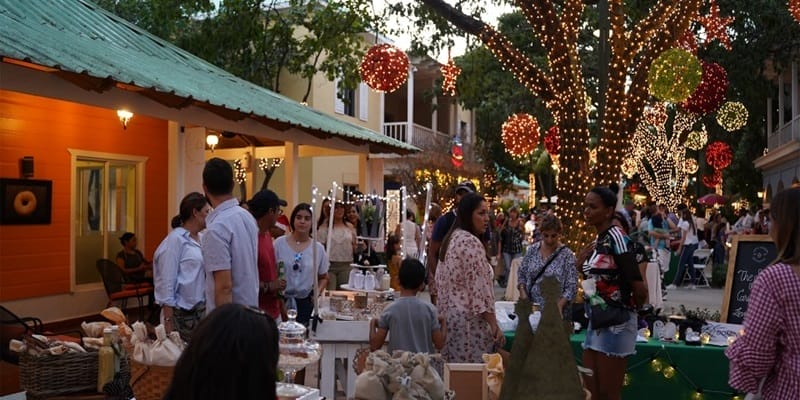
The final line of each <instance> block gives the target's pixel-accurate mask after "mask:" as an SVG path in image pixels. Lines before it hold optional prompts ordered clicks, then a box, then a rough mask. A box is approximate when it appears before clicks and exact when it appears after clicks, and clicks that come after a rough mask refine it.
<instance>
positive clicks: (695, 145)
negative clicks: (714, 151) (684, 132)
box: [685, 130, 708, 150]
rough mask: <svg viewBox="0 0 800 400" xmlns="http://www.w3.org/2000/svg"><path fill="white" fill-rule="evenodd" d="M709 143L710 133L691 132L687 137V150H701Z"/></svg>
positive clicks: (703, 131)
mask: <svg viewBox="0 0 800 400" xmlns="http://www.w3.org/2000/svg"><path fill="white" fill-rule="evenodd" d="M707 142H708V133H706V131H705V130H700V131H691V132H689V135H688V136H686V143H685V145H686V148H688V149H690V150H700V149H702V148H703V146H705V145H706V143H707Z"/></svg>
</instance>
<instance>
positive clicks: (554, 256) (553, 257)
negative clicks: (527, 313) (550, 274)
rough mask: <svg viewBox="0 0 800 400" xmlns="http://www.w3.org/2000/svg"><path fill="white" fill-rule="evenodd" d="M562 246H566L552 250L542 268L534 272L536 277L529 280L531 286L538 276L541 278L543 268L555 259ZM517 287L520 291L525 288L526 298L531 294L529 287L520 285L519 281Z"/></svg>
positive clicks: (545, 268)
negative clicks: (536, 272)
mask: <svg viewBox="0 0 800 400" xmlns="http://www.w3.org/2000/svg"><path fill="white" fill-rule="evenodd" d="M564 247H566V246H561V247H559V248H558V249H556V251H555V252H554V253H553V254H552V255H550V258H549V259H548V260H547V262H546V263H545V264H544V267H542V269H541V270H540V271H539V273H538V274H536V277H535V278H533V280H531V287H533V285H535V284H536V281H538V280H539V278H541V277H542V274H544V271H545V270H547V267H549V266H550V263H551V262H553V260H555V259H556V257H558V253H561V250H563V249H564ZM518 289H519V290H520V291H522V290H525V295H526V296H527V297H528V298H530V294H531V291H530V288H526V287H523V286H522V284H521V283H520V284H519V287H518Z"/></svg>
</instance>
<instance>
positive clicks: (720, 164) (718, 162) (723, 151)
mask: <svg viewBox="0 0 800 400" xmlns="http://www.w3.org/2000/svg"><path fill="white" fill-rule="evenodd" d="M732 161H733V151H731V146H728V144H727V143H725V142H720V141H716V142H713V143H709V145H708V147H706V163H708V165H710V166H712V167H714V169H716V170H722V169H725V168H727V167H728V166H729V165H731V162H732Z"/></svg>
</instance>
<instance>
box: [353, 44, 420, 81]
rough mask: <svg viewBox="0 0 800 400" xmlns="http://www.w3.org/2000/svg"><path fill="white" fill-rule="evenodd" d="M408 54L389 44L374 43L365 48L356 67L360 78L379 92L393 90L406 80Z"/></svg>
mask: <svg viewBox="0 0 800 400" xmlns="http://www.w3.org/2000/svg"><path fill="white" fill-rule="evenodd" d="M408 65H409V63H408V56H406V53H404V52H403V51H402V50H400V49H399V48H397V47H395V46H392V45H390V44H386V43H384V44H376V45H375V46H372V47H371V48H370V49H369V50H367V54H365V55H364V59H363V60H362V61H361V66H360V67H359V68H358V71H359V73H360V74H361V80H362V81H364V83H366V84H367V86H369V87H371V88H372V89H374V90H377V91H379V92H387V93H389V92H393V91H395V90H397V89H398V88H399V87H400V86H403V84H404V83H406V80H408Z"/></svg>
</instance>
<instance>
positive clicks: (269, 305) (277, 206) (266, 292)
mask: <svg viewBox="0 0 800 400" xmlns="http://www.w3.org/2000/svg"><path fill="white" fill-rule="evenodd" d="M285 206H286V201H284V200H281V199H280V198H279V197H278V195H277V194H275V192H273V191H271V190H269V189H264V190H261V191H259V192H258V193H256V194H255V195H254V196H253V198H252V199H250V201H248V202H247V209H248V210H250V213H251V214H253V218H255V219H256V224H257V225H258V307H259V308H260V309H262V310H264V312H265V313H267V315H269V316H270V317H272V318H273V319H275V320H276V322H277V321H278V320H279V318H280V317H281V314H282V313H283V302H282V301H281V297H280V295H281V293H282V292H283V290H284V289H286V279H284V278H283V277H281V275H280V271H278V267H277V263H276V261H275V247H274V246H273V245H272V234H271V232H270V230H271V229H272V228H273V227H274V226H275V223H276V222H277V220H278V217H279V216H283V210H282V209H281V207H285Z"/></svg>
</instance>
